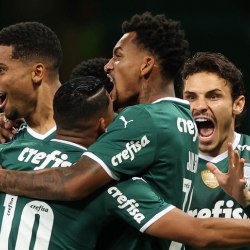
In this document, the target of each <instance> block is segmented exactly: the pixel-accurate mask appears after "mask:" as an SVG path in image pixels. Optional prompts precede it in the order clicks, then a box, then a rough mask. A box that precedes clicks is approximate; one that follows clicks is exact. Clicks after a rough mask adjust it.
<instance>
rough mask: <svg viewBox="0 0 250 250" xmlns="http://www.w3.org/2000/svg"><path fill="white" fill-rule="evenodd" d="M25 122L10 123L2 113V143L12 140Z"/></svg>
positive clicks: (0, 130)
mask: <svg viewBox="0 0 250 250" xmlns="http://www.w3.org/2000/svg"><path fill="white" fill-rule="evenodd" d="M23 122H24V120H23V119H18V120H16V121H10V120H8V119H7V118H6V117H5V115H4V113H0V143H5V142H7V141H9V140H11V139H12V138H13V136H14V134H16V132H17V128H18V127H19V126H20V124H21V123H23Z"/></svg>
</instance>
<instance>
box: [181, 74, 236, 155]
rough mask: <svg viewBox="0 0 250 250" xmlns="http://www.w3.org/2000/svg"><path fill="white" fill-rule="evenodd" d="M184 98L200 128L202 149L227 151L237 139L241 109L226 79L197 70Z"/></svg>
mask: <svg viewBox="0 0 250 250" xmlns="http://www.w3.org/2000/svg"><path fill="white" fill-rule="evenodd" d="M183 97H184V99H186V100H188V101H189V102H190V105H191V111H192V115H193V117H194V119H195V121H196V124H197V127H198V131H199V148H200V151H201V152H202V153H204V154H206V155H210V156H217V155H219V154H221V153H223V152H225V151H226V150H227V143H228V142H233V138H234V127H235V115H236V113H237V108H238V106H237V105H238V102H237V101H238V100H235V102H233V100H232V97H231V90H230V87H229V85H228V84H227V82H226V80H224V79H222V78H220V77H218V76H217V75H216V74H214V73H207V72H201V73H195V74H193V75H190V76H189V77H188V78H187V79H186V80H185V83H184V92H183Z"/></svg>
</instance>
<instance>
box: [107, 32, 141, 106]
mask: <svg viewBox="0 0 250 250" xmlns="http://www.w3.org/2000/svg"><path fill="white" fill-rule="evenodd" d="M135 36H136V33H135V32H131V33H126V34H124V35H123V37H122V38H121V39H120V40H119V41H118V42H117V44H116V45H115V47H114V50H113V57H112V58H111V59H110V61H109V62H108V63H107V64H106V65H105V71H106V72H107V73H108V76H109V77H110V79H111V81H112V82H113V83H114V88H113V90H112V92H111V97H112V99H113V101H114V102H115V104H117V103H118V105H117V108H122V107H126V106H128V105H134V104H137V103H138V97H139V93H140V81H141V79H142V76H141V74H140V68H141V65H142V62H143V57H144V56H145V52H144V51H143V50H142V49H141V48H140V47H139V46H138V45H137V44H136V43H135V42H134V41H133V40H134V38H135Z"/></svg>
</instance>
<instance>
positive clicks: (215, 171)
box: [206, 162, 221, 175]
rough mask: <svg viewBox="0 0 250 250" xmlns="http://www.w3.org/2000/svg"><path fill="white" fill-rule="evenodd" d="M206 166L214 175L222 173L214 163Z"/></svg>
mask: <svg viewBox="0 0 250 250" xmlns="http://www.w3.org/2000/svg"><path fill="white" fill-rule="evenodd" d="M206 166H207V168H208V169H209V170H210V172H211V173H213V174H214V175H217V174H220V173H221V171H220V170H219V169H218V168H217V167H216V166H215V165H214V164H213V163H212V162H208V163H207V164H206Z"/></svg>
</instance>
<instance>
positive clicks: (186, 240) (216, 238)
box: [146, 209, 250, 248]
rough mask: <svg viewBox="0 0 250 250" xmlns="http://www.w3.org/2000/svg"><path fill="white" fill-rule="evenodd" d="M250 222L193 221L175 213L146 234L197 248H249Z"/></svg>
mask: <svg viewBox="0 0 250 250" xmlns="http://www.w3.org/2000/svg"><path fill="white" fill-rule="evenodd" d="M249 230H250V220H247V219H245V220H237V219H225V218H208V219H197V218H193V217H191V216H189V215H187V214H185V213H184V212H182V211H180V210H179V209H173V210H172V211H170V212H169V213H167V214H166V215H164V216H163V217H161V218H160V219H159V220H158V221H156V222H155V223H154V224H152V225H151V226H150V227H149V228H148V229H147V230H146V233H148V234H150V235H153V236H156V237H160V238H165V239H169V240H174V241H177V242H181V243H183V244H187V245H191V246H193V247H195V248H215V247H236V246H243V245H250V237H249Z"/></svg>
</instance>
